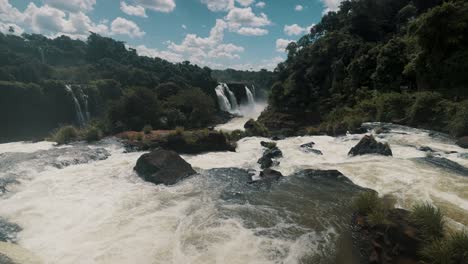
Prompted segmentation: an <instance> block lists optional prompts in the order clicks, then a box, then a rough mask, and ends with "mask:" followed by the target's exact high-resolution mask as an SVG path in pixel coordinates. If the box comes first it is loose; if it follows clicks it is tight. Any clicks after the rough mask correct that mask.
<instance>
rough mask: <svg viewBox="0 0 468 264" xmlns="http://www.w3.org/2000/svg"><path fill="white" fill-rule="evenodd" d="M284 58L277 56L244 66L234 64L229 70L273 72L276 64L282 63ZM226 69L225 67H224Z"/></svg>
mask: <svg viewBox="0 0 468 264" xmlns="http://www.w3.org/2000/svg"><path fill="white" fill-rule="evenodd" d="M283 61H284V58H282V57H280V56H277V57H273V58H271V59H266V60H261V61H260V62H259V63H256V64H252V63H244V64H234V65H230V66H229V68H232V69H236V70H244V71H245V70H250V71H259V70H261V69H266V70H270V71H271V70H274V69H275V68H276V66H277V65H278V63H280V62H283ZM224 68H226V67H224Z"/></svg>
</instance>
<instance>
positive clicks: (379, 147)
mask: <svg viewBox="0 0 468 264" xmlns="http://www.w3.org/2000/svg"><path fill="white" fill-rule="evenodd" d="M366 154H379V155H383V156H393V154H392V150H391V149H390V146H389V145H388V143H380V142H377V141H376V140H375V138H374V137H373V136H367V135H366V136H364V137H363V138H362V139H361V141H359V143H358V144H357V145H356V146H355V147H353V148H351V150H350V151H349V153H348V155H350V156H358V155H366Z"/></svg>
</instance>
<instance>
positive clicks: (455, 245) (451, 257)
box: [420, 231, 468, 264]
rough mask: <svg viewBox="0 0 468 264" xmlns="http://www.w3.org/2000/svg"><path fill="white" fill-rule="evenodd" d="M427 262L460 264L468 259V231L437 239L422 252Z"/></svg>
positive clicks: (432, 263)
mask: <svg viewBox="0 0 468 264" xmlns="http://www.w3.org/2000/svg"><path fill="white" fill-rule="evenodd" d="M420 254H421V256H422V257H423V259H424V260H425V263H431V264H458V263H466V261H468V233H467V232H466V231H459V232H456V233H454V234H452V235H450V236H449V237H448V238H445V239H436V240H434V241H432V242H430V243H428V244H427V245H426V246H424V247H423V248H422V250H421V252H420Z"/></svg>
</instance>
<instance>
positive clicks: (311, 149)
mask: <svg viewBox="0 0 468 264" xmlns="http://www.w3.org/2000/svg"><path fill="white" fill-rule="evenodd" d="M314 145H315V143H314V142H309V143H306V144H302V145H301V146H300V148H301V150H302V151H304V152H305V153H313V154H315V155H323V153H322V151H320V150H318V149H314Z"/></svg>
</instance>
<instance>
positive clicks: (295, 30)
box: [283, 24, 314, 36]
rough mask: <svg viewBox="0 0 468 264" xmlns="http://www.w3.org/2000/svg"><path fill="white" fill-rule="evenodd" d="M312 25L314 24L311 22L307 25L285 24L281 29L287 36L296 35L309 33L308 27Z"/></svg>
mask: <svg viewBox="0 0 468 264" xmlns="http://www.w3.org/2000/svg"><path fill="white" fill-rule="evenodd" d="M313 26H314V24H312V25H311V26H309V27H301V26H299V25H298V24H293V25H285V26H284V29H283V32H284V34H286V35H288V36H298V35H302V34H306V33H309V32H310V29H311V28H312V27H313Z"/></svg>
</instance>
